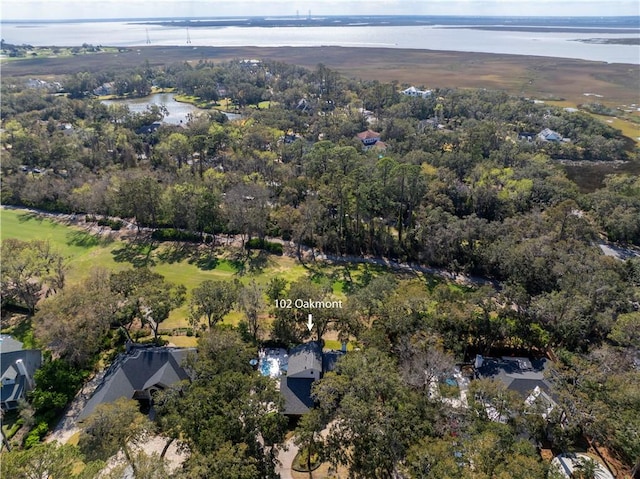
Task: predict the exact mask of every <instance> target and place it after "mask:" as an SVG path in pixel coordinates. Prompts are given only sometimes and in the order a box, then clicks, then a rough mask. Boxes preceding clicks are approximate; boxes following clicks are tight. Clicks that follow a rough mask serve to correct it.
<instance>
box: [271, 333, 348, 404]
mask: <svg viewBox="0 0 640 479" xmlns="http://www.w3.org/2000/svg"><path fill="white" fill-rule="evenodd" d="M343 354H344V352H343V351H327V352H324V353H323V351H322V346H321V345H320V343H318V342H315V341H314V342H310V343H304V344H301V345H300V346H296V347H295V348H293V349H291V350H290V351H289V358H288V363H287V373H286V375H284V376H281V377H280V393H281V394H282V396H283V398H284V405H285V406H284V414H286V415H288V416H301V415H302V414H305V413H307V412H309V409H311V408H312V407H313V405H314V400H313V398H312V396H311V388H312V386H313V383H314V382H315V381H317V380H319V379H320V378H321V377H322V375H323V374H324V373H325V372H327V371H332V370H333V369H334V368H335V365H336V362H337V360H338V359H339V357H341V356H342V355H343Z"/></svg>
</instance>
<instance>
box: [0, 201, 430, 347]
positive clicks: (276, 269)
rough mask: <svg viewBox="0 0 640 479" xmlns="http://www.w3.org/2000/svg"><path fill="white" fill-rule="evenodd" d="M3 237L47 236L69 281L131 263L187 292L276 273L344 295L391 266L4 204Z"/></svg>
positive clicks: (175, 314)
mask: <svg viewBox="0 0 640 479" xmlns="http://www.w3.org/2000/svg"><path fill="white" fill-rule="evenodd" d="M0 238H1V239H2V240H5V239H7V238H18V239H21V240H24V241H30V240H34V239H41V240H48V241H49V242H50V243H51V245H52V246H53V248H54V249H55V250H56V251H58V252H59V253H60V254H62V255H64V256H65V257H67V258H68V260H69V261H68V270H67V281H68V283H69V284H74V283H78V282H80V281H82V280H83V279H84V278H86V277H87V275H88V274H89V272H90V271H91V269H92V268H94V267H104V268H107V269H110V270H123V269H127V268H130V267H132V266H148V267H149V268H150V269H151V270H153V271H155V272H158V273H160V274H162V275H164V276H165V277H166V278H167V280H169V281H172V282H174V283H178V284H183V285H184V286H185V287H186V288H187V291H188V292H189V291H191V290H192V289H193V288H194V287H196V286H198V285H199V284H200V283H201V282H202V281H205V280H208V279H210V280H229V281H231V280H233V279H236V278H237V279H239V280H240V281H241V282H242V283H247V282H249V281H251V280H255V281H256V283H258V284H261V285H264V284H267V283H268V282H269V281H270V280H271V279H272V278H275V277H280V278H283V279H285V280H287V281H289V282H291V281H295V280H297V279H299V278H301V277H304V276H309V277H311V279H312V280H313V281H315V282H318V283H325V284H328V285H330V286H331V287H332V289H333V292H334V295H335V296H336V297H337V298H339V299H344V298H345V287H346V284H347V283H348V281H350V280H353V281H357V280H358V279H359V277H360V276H361V275H362V274H364V273H365V271H366V272H367V273H369V274H373V275H377V274H381V273H382V272H384V271H386V270H385V269H384V268H382V267H378V266H371V265H362V264H360V265H352V264H341V265H331V264H322V263H318V264H314V265H313V266H312V267H311V268H310V267H309V266H308V265H303V264H301V263H300V262H298V261H297V260H295V259H294V258H291V257H288V256H272V255H267V254H265V253H262V252H253V253H252V254H251V255H250V256H249V257H247V255H246V253H245V252H242V251H237V250H236V251H234V250H231V249H226V250H224V251H221V250H212V249H211V248H209V247H199V246H196V245H184V244H170V243H164V244H160V245H158V244H149V243H137V242H135V241H129V240H120V239H116V238H108V237H105V236H101V235H96V234H92V233H90V232H88V231H86V230H84V229H82V228H80V227H77V226H70V225H66V224H62V223H58V222H55V221H52V220H49V219H43V218H42V217H40V216H38V215H36V214H34V213H30V212H28V211H26V210H19V209H5V208H3V209H0ZM423 279H424V280H425V281H427V282H429V281H432V280H431V279H428V278H423ZM187 317H188V307H187V306H186V305H184V306H182V307H181V308H178V309H176V310H174V311H172V313H171V315H170V316H169V318H168V319H167V320H166V321H165V322H163V323H162V329H173V328H181V327H186V326H188V323H187V319H186V318H187ZM240 319H241V314H240V313H238V312H231V313H230V314H229V315H227V317H225V322H227V323H230V324H237V323H238V321H239V320H240ZM176 341H178V342H180V343H181V344H182V343H184V344H191V343H192V342H193V339H191V338H187V337H186V336H184V337H179V338H178V339H177V340H176ZM172 342H175V341H173V340H172ZM176 344H177V343H176Z"/></svg>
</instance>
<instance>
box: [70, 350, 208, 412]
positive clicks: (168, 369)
mask: <svg viewBox="0 0 640 479" xmlns="http://www.w3.org/2000/svg"><path fill="white" fill-rule="evenodd" d="M195 352H196V349H195V348H167V347H139V346H133V347H129V348H128V350H127V352H126V353H124V354H121V355H119V356H118V357H117V358H116V360H115V361H114V362H113V364H112V365H111V366H110V367H109V369H108V370H107V372H106V373H105V375H104V377H103V379H102V382H101V383H100V385H98V387H97V388H96V390H95V392H94V393H93V395H92V396H91V398H90V399H89V400H88V401H87V404H86V405H85V407H84V409H83V410H82V412H81V413H80V416H79V418H78V419H79V420H80V421H83V420H84V419H86V418H87V417H89V416H90V415H91V413H93V412H94V411H95V409H96V407H97V406H98V405H99V404H104V403H111V402H113V401H115V400H116V399H119V398H121V397H124V398H127V399H136V400H138V401H140V402H141V404H142V405H144V406H149V407H152V406H153V394H154V393H155V392H157V391H160V390H163V389H166V388H169V387H171V386H173V385H175V384H177V383H179V382H180V381H184V380H188V379H189V378H190V376H189V372H188V371H187V370H186V369H185V368H184V367H183V363H184V361H185V359H186V358H187V355H188V354H189V353H195Z"/></svg>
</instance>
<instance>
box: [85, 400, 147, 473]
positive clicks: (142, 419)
mask: <svg viewBox="0 0 640 479" xmlns="http://www.w3.org/2000/svg"><path fill="white" fill-rule="evenodd" d="M153 429H154V427H153V424H152V423H151V422H150V421H149V418H147V417H146V416H145V415H143V414H142V413H140V411H139V405H138V402H137V401H134V400H131V399H126V398H119V399H117V400H115V401H114V402H112V403H105V404H100V405H98V406H97V407H96V410H95V411H94V412H93V414H91V415H90V416H89V417H88V418H87V419H86V420H85V421H84V423H83V424H82V430H81V433H80V438H79V440H78V445H79V447H80V450H81V451H82V453H83V454H84V455H85V457H87V458H88V459H90V460H96V459H100V460H103V461H106V460H107V459H109V458H110V457H111V456H113V455H114V454H117V453H118V452H119V451H122V452H123V453H124V456H125V457H126V459H127V462H128V463H129V464H130V465H131V467H132V468H133V473H134V475H135V476H136V477H137V463H136V461H135V460H134V458H135V452H134V451H133V450H132V447H135V446H136V445H138V444H141V443H143V442H144V441H145V440H146V439H147V438H148V436H149V434H151V433H152V432H153Z"/></svg>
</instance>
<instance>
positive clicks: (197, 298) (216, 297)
mask: <svg viewBox="0 0 640 479" xmlns="http://www.w3.org/2000/svg"><path fill="white" fill-rule="evenodd" d="M238 290H239V284H238V283H235V282H228V281H213V280H206V281H203V282H202V283H200V285H199V286H197V287H195V288H193V290H192V291H191V299H190V300H189V321H190V322H191V324H192V325H193V327H194V328H199V327H200V323H201V321H202V319H203V318H204V319H205V320H206V327H207V328H209V329H211V328H212V327H213V326H215V325H216V324H217V323H219V322H220V321H222V319H223V318H224V316H225V315H227V314H228V313H229V312H230V311H231V310H232V309H233V308H234V306H235V303H236V301H237V300H238Z"/></svg>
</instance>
